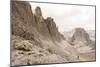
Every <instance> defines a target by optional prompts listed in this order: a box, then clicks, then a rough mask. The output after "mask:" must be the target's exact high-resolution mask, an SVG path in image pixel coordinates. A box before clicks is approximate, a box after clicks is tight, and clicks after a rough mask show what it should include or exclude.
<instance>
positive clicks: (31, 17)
mask: <svg viewBox="0 0 100 67" xmlns="http://www.w3.org/2000/svg"><path fill="white" fill-rule="evenodd" d="M11 35H12V36H11V65H12V66H15V65H31V64H46V63H63V62H74V61H80V59H79V58H77V57H78V52H77V50H76V49H75V48H74V47H73V46H72V45H70V43H68V42H67V41H66V40H65V38H64V36H63V35H62V34H61V33H60V32H59V31H58V28H57V26H56V24H55V22H54V19H53V18H52V17H47V18H46V19H44V17H43V15H42V10H41V8H40V7H39V6H37V7H36V8H35V13H33V12H32V7H31V5H30V4H29V3H28V2H25V1H16V0H12V1H11Z"/></svg>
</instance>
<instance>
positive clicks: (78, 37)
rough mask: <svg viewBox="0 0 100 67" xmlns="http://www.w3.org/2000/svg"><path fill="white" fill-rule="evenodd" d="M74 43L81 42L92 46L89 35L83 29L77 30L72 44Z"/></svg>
mask: <svg viewBox="0 0 100 67" xmlns="http://www.w3.org/2000/svg"><path fill="white" fill-rule="evenodd" d="M74 41H81V42H85V43H86V44H90V41H91V40H90V37H89V34H88V33H87V32H86V31H85V30H84V29H83V28H76V29H75V32H74V34H73V36H72V42H74Z"/></svg>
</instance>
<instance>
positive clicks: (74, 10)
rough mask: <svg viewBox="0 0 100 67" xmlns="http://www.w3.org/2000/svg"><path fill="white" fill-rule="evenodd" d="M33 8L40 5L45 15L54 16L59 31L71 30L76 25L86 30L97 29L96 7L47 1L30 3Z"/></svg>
mask: <svg viewBox="0 0 100 67" xmlns="http://www.w3.org/2000/svg"><path fill="white" fill-rule="evenodd" d="M30 4H31V5H32V10H33V13H34V9H35V7H36V6H40V7H41V10H42V13H43V17H44V18H46V17H52V18H54V21H55V23H56V25H57V26H58V29H59V31H61V32H63V31H69V30H72V29H74V28H76V27H82V28H85V29H86V30H94V29H95V8H94V7H90V6H75V5H62V4H47V3H33V2H32V3H30Z"/></svg>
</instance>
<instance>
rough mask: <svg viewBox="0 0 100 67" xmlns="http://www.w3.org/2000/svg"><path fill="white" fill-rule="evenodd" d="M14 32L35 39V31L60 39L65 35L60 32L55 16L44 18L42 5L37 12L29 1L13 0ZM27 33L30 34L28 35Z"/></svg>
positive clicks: (37, 8)
mask: <svg viewBox="0 0 100 67" xmlns="http://www.w3.org/2000/svg"><path fill="white" fill-rule="evenodd" d="M12 5H13V6H12V10H11V11H12V12H11V13H12V14H11V18H12V34H14V35H19V36H22V37H24V38H26V39H34V36H35V34H36V33H35V32H38V33H39V35H43V36H44V35H45V36H44V37H47V38H49V37H53V38H56V39H58V40H60V39H64V37H63V36H62V35H61V34H60V33H59V32H58V29H57V27H56V24H55V23H54V21H53V18H51V17H48V18H47V19H44V18H43V16H42V11H41V8H40V7H36V9H35V14H33V13H32V10H31V6H30V4H29V3H27V2H20V1H12ZM27 35H29V36H28V37H27Z"/></svg>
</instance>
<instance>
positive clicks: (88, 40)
mask: <svg viewBox="0 0 100 67" xmlns="http://www.w3.org/2000/svg"><path fill="white" fill-rule="evenodd" d="M63 34H64V37H65V38H66V40H67V41H68V42H69V43H70V44H71V45H72V46H73V47H74V48H76V49H77V51H78V53H79V56H80V57H82V58H81V59H84V60H86V59H85V58H87V60H90V61H91V60H95V50H96V49H95V47H96V46H95V45H96V44H95V31H93V30H92V31H91V30H88V31H86V30H85V29H84V28H75V29H74V30H72V31H69V32H64V33H63Z"/></svg>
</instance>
